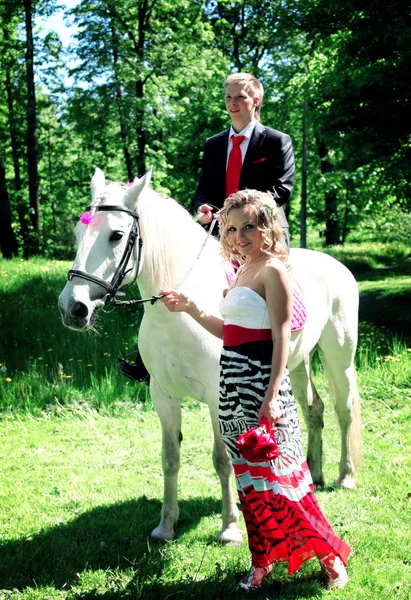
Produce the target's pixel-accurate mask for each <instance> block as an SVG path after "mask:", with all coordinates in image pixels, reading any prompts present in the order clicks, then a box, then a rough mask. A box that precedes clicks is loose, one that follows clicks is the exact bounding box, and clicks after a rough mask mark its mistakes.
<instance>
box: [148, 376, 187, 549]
mask: <svg viewBox="0 0 411 600" xmlns="http://www.w3.org/2000/svg"><path fill="white" fill-rule="evenodd" d="M150 395H151V398H152V401H153V404H154V407H155V409H156V411H157V414H158V416H159V419H160V423H161V431H162V451H161V455H162V465H163V477H164V496H163V506H162V509H161V520H160V523H159V524H158V526H157V527H156V528H155V529H153V531H152V532H151V537H153V538H154V539H157V540H172V539H174V524H175V523H176V521H177V519H178V514H179V510H178V503H177V477H178V471H179V468H180V441H181V402H178V401H176V400H174V399H172V398H170V397H169V396H167V395H166V394H165V393H164V392H163V391H162V390H161V388H160V387H159V386H158V385H157V383H156V381H155V380H154V379H153V378H152V379H151V381H150Z"/></svg>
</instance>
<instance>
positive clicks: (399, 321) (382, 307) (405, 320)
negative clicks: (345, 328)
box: [359, 284, 411, 343]
mask: <svg viewBox="0 0 411 600" xmlns="http://www.w3.org/2000/svg"><path fill="white" fill-rule="evenodd" d="M387 287H389V284H387ZM410 306H411V289H408V290H407V289H403V290H400V291H398V292H395V291H393V292H392V293H384V292H382V291H381V290H367V291H362V292H361V293H360V308H359V320H360V324H362V325H364V324H367V323H369V324H371V325H374V326H376V327H379V328H383V330H384V332H385V333H386V334H389V336H397V337H398V338H399V339H400V340H402V341H404V342H406V343H409V342H410V341H411V319H410ZM387 341H389V340H387Z"/></svg>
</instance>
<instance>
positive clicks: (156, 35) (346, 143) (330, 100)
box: [0, 0, 411, 258]
mask: <svg viewBox="0 0 411 600" xmlns="http://www.w3.org/2000/svg"><path fill="white" fill-rule="evenodd" d="M61 7H64V3H63V2H58V0H47V1H45V0H42V1H40V0H0V18H1V27H0V66H1V72H0V249H1V253H2V254H3V257H5V258H8V257H11V256H13V255H20V256H23V257H29V256H32V255H39V254H40V255H43V256H46V257H48V258H68V257H71V256H73V255H74V238H73V235H72V229H73V226H74V224H75V222H76V220H77V219H78V216H79V214H81V213H82V212H83V210H84V207H85V206H86V205H87V203H88V201H89V182H90V177H91V175H92V173H93V171H94V168H95V167H96V166H99V167H101V168H102V169H103V170H104V171H105V173H106V175H107V176H108V178H109V179H110V180H119V181H124V182H125V181H128V180H130V179H132V178H133V177H134V176H137V175H138V176H141V175H143V174H144V173H145V172H146V171H147V169H148V168H149V167H151V166H153V167H154V174H153V187H154V188H155V189H156V190H158V191H159V192H161V193H164V194H166V195H170V196H172V197H174V198H175V199H177V200H178V201H179V202H181V203H182V204H184V205H185V206H186V207H187V208H190V206H191V205H192V200H193V196H194V192H195V188H196V183H197V179H198V175H199V171H200V168H201V157H202V150H203V146H204V142H205V140H206V138H207V137H208V136H210V135H212V134H214V133H216V132H218V131H220V130H221V129H223V128H225V127H226V126H227V125H228V119H227V115H226V113H225V108H224V101H223V98H224V91H223V82H224V80H225V78H226V76H227V75H228V74H229V73H230V72H235V71H250V72H252V73H254V74H255V75H256V76H257V77H258V78H260V79H261V81H262V82H263V84H264V87H265V99H264V106H263V113H262V121H263V123H264V124H266V125H268V126H271V127H274V128H276V129H279V130H281V131H285V132H287V133H289V134H290V135H291V137H292V139H293V143H294V150H295V155H296V163H297V172H296V182H295V189H294V193H293V195H292V198H291V201H290V203H289V204H288V207H287V210H288V212H289V220H290V223H291V233H292V236H293V245H297V246H298V245H302V246H305V245H306V235H307V231H308V232H309V233H310V232H311V231H315V232H316V233H317V232H318V234H319V235H320V236H322V239H323V240H324V243H325V244H326V245H334V244H341V243H344V242H345V241H346V240H347V239H348V240H349V241H355V240H358V239H361V240H368V241H373V240H379V241H384V242H395V241H396V240H400V239H401V240H402V241H404V239H407V237H408V239H409V238H410V233H411V217H410V213H409V208H410V203H411V187H410V182H411V177H410V174H411V173H410V170H411V149H410V133H411V118H410V84H409V81H410V73H411V50H410V47H409V40H410V39H411V16H410V11H409V6H408V3H406V2H403V1H402V0H388V1H386V0H384V1H383V0H372V1H371V0H346V1H345V2H340V1H337V0H329V1H327V2H320V1H319V0H304V1H302V0H270V1H263V0H258V1H244V0H230V1H228V0H221V1H216V0H212V1H200V0H172V1H171V0H115V1H114V0H81V1H79V2H78V4H77V5H76V6H75V7H74V8H71V9H68V8H67V9H65V18H66V19H67V22H68V23H70V24H74V25H75V26H76V35H75V38H74V40H73V43H72V44H71V45H70V46H68V47H66V46H64V45H63V44H62V41H61V39H60V37H59V34H58V32H55V31H52V30H46V29H45V28H44V27H43V29H42V27H41V25H40V23H42V22H43V23H44V19H43V21H42V20H41V18H42V17H43V18H44V17H50V16H51V15H53V14H55V13H56V12H57V11H58V10H61ZM46 22H47V21H46Z"/></svg>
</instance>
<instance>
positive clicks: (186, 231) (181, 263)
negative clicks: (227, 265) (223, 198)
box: [91, 183, 219, 287]
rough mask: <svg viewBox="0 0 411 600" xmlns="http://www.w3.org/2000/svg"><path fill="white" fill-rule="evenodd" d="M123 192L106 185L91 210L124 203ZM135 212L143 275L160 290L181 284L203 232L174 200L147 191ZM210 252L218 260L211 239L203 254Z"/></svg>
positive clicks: (195, 253)
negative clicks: (139, 228)
mask: <svg viewBox="0 0 411 600" xmlns="http://www.w3.org/2000/svg"><path fill="white" fill-rule="evenodd" d="M126 189H127V188H126V187H125V186H123V185H121V184H119V183H109V184H108V185H107V186H106V188H105V190H104V191H103V192H102V193H101V194H99V196H98V198H97V199H96V201H95V202H94V203H93V205H92V207H91V210H93V208H94V207H96V206H98V205H101V204H112V203H113V204H124V195H125V191H126ZM137 211H138V213H139V215H140V227H141V236H142V239H143V264H144V267H143V268H144V273H145V275H147V277H148V278H149V279H150V280H151V281H153V282H155V284H156V285H157V286H160V287H167V286H172V285H174V286H175V285H177V284H179V283H181V281H180V279H181V277H183V276H184V275H185V274H186V273H187V272H188V270H189V269H190V267H191V266H192V265H193V263H194V261H195V259H196V256H197V254H198V252H199V251H200V248H201V246H202V244H203V242H204V239H205V236H206V232H205V231H204V229H203V228H202V227H201V226H200V225H198V224H197V223H195V222H194V221H193V218H192V217H191V215H190V214H189V212H188V211H187V210H185V209H184V208H183V207H182V206H181V205H180V204H179V203H178V202H177V201H176V200H173V199H172V198H165V197H164V196H162V195H161V194H159V193H157V192H155V191H154V190H152V189H151V188H148V189H146V190H145V191H143V192H142V193H141V194H140V196H139V198H138V202H137ZM210 251H211V252H214V253H215V255H216V257H219V246H218V244H217V243H216V241H215V240H214V239H210V240H209V242H208V243H207V249H206V252H207V254H208V252H210ZM176 255H178V259H177V258H176Z"/></svg>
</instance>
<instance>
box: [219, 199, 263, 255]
mask: <svg viewBox="0 0 411 600" xmlns="http://www.w3.org/2000/svg"><path fill="white" fill-rule="evenodd" d="M227 225H228V230H227V238H228V241H229V242H230V244H232V245H233V246H234V247H235V248H236V250H238V252H239V253H240V254H241V255H242V256H246V257H253V255H254V254H255V255H256V258H257V257H258V256H259V255H261V253H262V250H261V244H262V234H261V231H260V230H259V229H258V227H257V215H256V214H255V212H254V211H253V210H252V209H251V208H250V207H249V206H245V207H244V208H232V209H231V210H230V212H229V213H228V215H227ZM257 255H258V256H257Z"/></svg>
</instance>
